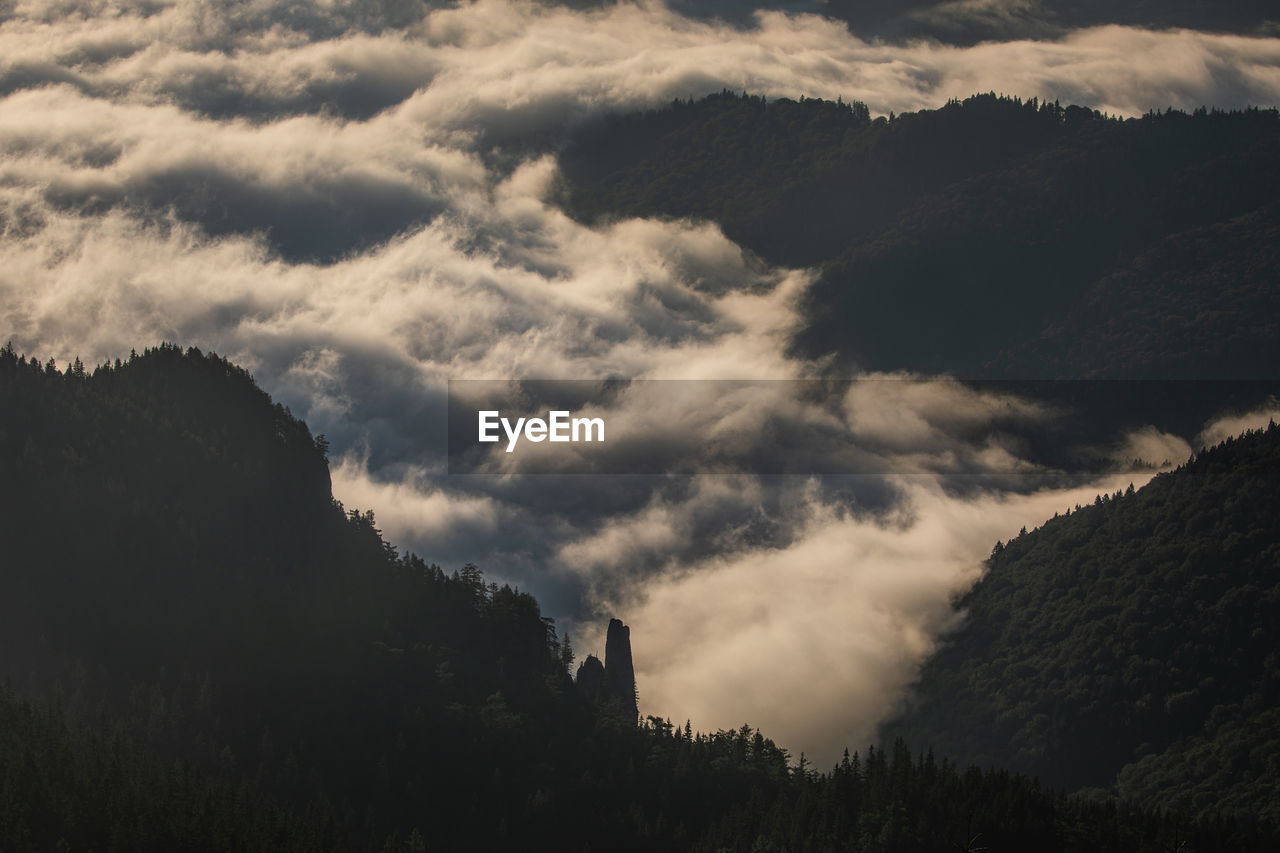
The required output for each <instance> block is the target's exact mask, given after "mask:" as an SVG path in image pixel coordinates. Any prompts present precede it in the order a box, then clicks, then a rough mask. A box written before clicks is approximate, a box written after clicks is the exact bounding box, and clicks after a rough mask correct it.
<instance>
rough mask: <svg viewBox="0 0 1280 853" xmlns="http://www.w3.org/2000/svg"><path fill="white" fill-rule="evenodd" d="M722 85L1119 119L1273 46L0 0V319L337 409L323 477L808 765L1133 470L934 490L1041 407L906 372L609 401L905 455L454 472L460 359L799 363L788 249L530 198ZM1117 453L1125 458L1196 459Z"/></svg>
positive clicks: (811, 20) (1214, 79)
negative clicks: (755, 252)
mask: <svg viewBox="0 0 1280 853" xmlns="http://www.w3.org/2000/svg"><path fill="white" fill-rule="evenodd" d="M726 87H727V88H730V89H735V90H747V91H750V92H752V93H761V94H765V95H768V96H771V97H782V96H786V97H798V96H800V95H805V96H809V97H824V98H831V99H834V98H836V97H843V98H844V99H845V100H846V101H848V100H851V99H857V100H862V101H865V102H866V103H867V104H868V105H869V106H870V107H871V109H872V111H873V113H888V112H890V111H896V112H903V111H908V110H915V109H921V108H927V107H934V106H938V105H940V104H942V103H944V102H945V101H946V100H947V99H949V98H952V97H963V96H966V95H968V94H972V93H974V92H982V91H989V90H993V91H998V92H1007V93H1016V94H1019V95H1022V96H1024V97H1031V96H1037V97H1040V98H1045V99H1050V100H1052V99H1055V98H1056V99H1060V100H1062V101H1063V102H1071V103H1084V104H1088V105H1091V106H1094V107H1096V108H1098V109H1102V110H1105V111H1108V112H1112V113H1118V114H1123V115H1134V114H1140V113H1143V112H1145V111H1147V110H1148V109H1151V108H1163V107H1166V106H1174V107H1183V108H1193V107H1197V106H1200V105H1201V104H1211V105H1215V106H1220V107H1240V106H1245V105H1250V104H1262V105H1273V104H1276V103H1278V102H1280V39H1267V38H1247V37H1241V36H1229V35H1211V34H1205V33H1198V32H1193V31H1185V30H1181V31H1166V32H1148V31H1141V30H1135V29H1125V28H1120V27H1102V28H1095V29H1089V30H1083V31H1077V32H1072V33H1069V34H1067V35H1065V36H1062V37H1059V38H1056V39H1054V40H1052V41H1015V42H1003V43H983V44H978V45H976V46H971V47H956V46H949V45H946V44H941V43H937V42H924V41H917V42H905V43H887V42H882V41H877V40H872V39H866V40H864V39H862V38H859V37H858V36H857V35H856V34H851V33H850V32H849V31H848V30H847V29H846V28H845V26H844V25H843V24H840V23H837V22H833V21H830V20H827V19H824V18H821V17H818V16H814V15H786V14H782V13H780V12H762V13H759V14H758V15H757V16H756V17H755V19H754V22H753V23H752V24H751V25H750V26H745V27H743V26H733V27H731V26H728V25H722V24H717V23H716V22H714V21H707V20H692V19H688V18H685V17H682V16H681V15H679V14H677V13H675V12H672V11H670V10H669V9H667V8H666V7H664V6H663V5H661V4H660V3H657V2H640V3H620V4H617V5H611V6H608V7H604V8H601V9H597V10H595V11H573V10H569V9H565V8H560V7H551V6H544V5H538V4H534V3H531V2H517V0H478V2H475V3H463V4H460V5H458V6H456V7H443V8H434V9H432V8H429V7H428V6H425V5H423V4H420V3H415V2H409V0H384V1H383V2H372V1H371V2H349V3H342V2H325V1H324V0H298V2H292V3H287V4H281V3H270V2H263V1H262V0H248V2H238V1H237V0H222V2H197V0H179V1H178V2H164V0H121V2H106V0H102V2H97V0H34V1H33V2H24V0H11V2H7V3H3V4H0V337H3V338H7V339H11V340H12V342H13V344H14V346H15V347H16V348H17V349H19V350H20V351H25V352H27V353H32V354H35V355H38V356H39V357H40V358H41V359H42V360H43V359H45V358H48V357H50V356H55V357H57V358H58V359H59V360H60V362H62V363H64V364H65V363H66V362H67V361H68V360H70V359H71V358H73V357H76V356H79V357H80V358H82V359H84V360H85V361H86V362H89V363H93V362H95V361H100V360H105V359H111V358H115V357H120V356H127V354H128V352H129V351H130V349H132V348H138V349H142V348H143V347H145V346H149V345H153V344H155V343H158V342H160V341H163V340H168V341H173V342H177V343H179V344H182V345H184V346H198V347H200V348H202V349H205V350H213V351H216V352H218V353H220V354H223V355H226V356H228V357H230V358H232V359H233V360H234V361H236V362H238V363H240V364H242V365H244V366H246V367H248V368H249V369H250V370H251V371H252V372H253V373H254V375H255V377H256V379H257V380H258V381H259V383H260V384H262V385H263V387H265V388H266V389H267V390H268V391H269V392H270V393H272V394H273V395H274V396H275V397H276V399H278V400H280V401H282V402H285V403H287V404H288V405H289V406H290V407H291V408H292V410H293V411H294V413H295V414H298V415H300V416H302V417H304V418H305V419H306V420H307V421H308V423H309V424H310V425H311V428H312V431H313V432H317V433H325V434H326V435H327V436H328V438H329V439H330V441H331V443H332V453H331V458H332V472H333V484H334V490H335V493H336V494H337V496H338V497H339V498H340V499H341V500H342V501H344V502H345V503H346V504H347V505H348V506H353V507H360V508H371V509H373V510H374V511H375V513H376V514H377V518H378V520H379V524H380V526H381V527H382V529H383V530H384V532H385V533H386V534H387V536H388V537H389V538H390V539H391V540H392V541H393V542H395V543H396V544H398V545H400V546H402V547H404V548H408V549H412V550H414V551H417V552H418V553H420V554H422V555H423V556H425V557H427V558H428V559H432V560H435V561H438V562H440V563H441V564H442V565H444V566H446V567H447V568H457V567H458V566H460V565H461V564H462V563H463V562H465V561H473V562H476V563H477V564H479V565H480V566H481V567H482V568H483V569H485V570H486V572H488V573H489V574H490V576H491V577H493V578H496V579H499V580H505V581H510V582H512V583H516V584H519V585H520V586H521V587H522V588H526V589H530V590H532V591H534V592H535V593H536V594H538V595H539V597H540V599H541V600H542V601H543V602H544V608H545V609H546V610H547V611H548V612H549V614H550V615H552V616H555V617H557V619H558V621H559V624H560V627H561V628H562V629H564V628H568V629H570V630H571V631H572V632H573V633H574V636H575V640H576V645H577V647H578V649H579V651H580V653H584V654H585V653H586V652H590V651H596V652H599V651H601V650H602V647H603V642H602V636H601V632H602V629H603V622H602V621H601V618H602V617H605V616H608V615H619V616H621V617H623V618H624V619H625V620H626V621H627V622H628V623H629V624H630V625H631V626H632V629H633V630H632V634H631V636H632V638H633V644H634V652H635V661H636V667H637V672H638V678H639V687H640V694H641V707H642V711H643V712H645V713H652V714H658V715H662V716H669V717H672V718H674V719H677V720H680V721H683V720H684V719H686V718H689V719H691V720H692V721H693V723H694V725H695V726H698V727H701V728H704V729H714V728H718V727H731V726H737V725H740V724H742V723H744V722H749V723H750V724H752V725H757V726H760V727H761V728H762V729H763V730H764V731H765V732H766V733H767V734H769V735H770V736H772V737H774V738H776V739H777V740H779V742H780V743H781V744H782V745H784V746H786V747H788V748H790V749H791V750H793V752H797V753H798V752H800V751H802V750H803V751H805V752H807V753H808V754H809V755H810V756H811V757H817V758H819V759H820V760H829V759H834V756H836V755H837V754H838V751H839V750H840V749H841V748H843V747H844V746H845V745H846V744H849V745H850V746H852V747H854V748H857V747H858V746H859V745H862V744H864V743H865V742H866V741H867V740H868V739H870V738H872V737H873V736H874V731H875V726H876V724H877V723H878V722H879V721H880V720H881V719H882V718H883V717H884V716H885V715H886V714H887V713H889V712H890V711H891V709H892V708H893V707H894V705H895V703H897V702H899V701H900V700H901V698H902V696H903V692H904V690H905V689H906V687H907V685H908V684H909V683H910V681H911V679H912V677H913V676H914V674H915V672H916V669H917V667H918V665H919V663H920V661H921V660H922V659H923V658H924V657H925V656H926V655H927V654H928V653H929V651H930V650H931V649H932V648H933V647H934V645H935V643H936V642H937V638H938V636H939V634H940V632H942V631H944V630H945V629H946V628H947V627H948V626H950V625H952V624H954V622H955V620H956V618H957V617H956V616H955V614H954V613H953V612H952V610H951V606H950V602H951V600H952V597H953V596H954V595H955V594H957V593H958V592H960V591H962V590H964V589H965V588H966V587H967V586H968V585H969V584H971V583H972V582H973V581H974V580H975V579H976V578H977V577H978V576H979V574H980V571H981V560H982V559H983V557H985V556H986V554H987V553H989V552H990V550H991V547H992V545H993V544H994V542H995V541H996V540H997V539H1007V538H1009V536H1011V535H1012V534H1013V533H1015V532H1016V531H1017V530H1018V529H1019V528H1020V527H1022V526H1023V525H1028V526H1034V525H1035V524H1037V523H1039V522H1041V521H1043V520H1044V519H1045V518H1046V517H1048V516H1050V515H1052V514H1053V513H1054V512H1056V511H1060V510H1063V509H1065V508H1067V507H1069V506H1072V505H1074V504H1076V503H1086V502H1090V501H1091V500H1092V498H1093V496H1094V495H1095V494H1096V493H1097V492H1098V491H1099V490H1102V489H1105V490H1108V491H1114V490H1115V489H1117V488H1121V487H1123V486H1125V485H1127V484H1128V483H1129V482H1130V481H1131V480H1134V479H1135V476H1136V475H1133V474H1117V475H1115V476H1113V477H1112V478H1110V479H1108V480H1105V481H1099V482H1091V483H1083V484H1082V483H1080V482H1078V481H1071V482H1069V483H1058V484H1056V485H1055V484H1054V482H1053V481H1052V480H1044V479H1035V478H1029V479H1022V480H1020V481H1019V483H1020V485H1019V484H1013V485H1008V486H1007V487H1005V488H982V489H972V488H969V489H957V488H956V487H955V483H954V482H952V481H951V480H949V479H948V478H949V477H950V476H951V475H954V474H957V473H965V474H972V473H973V472H975V471H978V472H981V471H982V470H983V469H984V467H985V466H989V467H991V468H992V469H993V470H995V469H998V470H1000V471H1002V472H1007V471H1008V470H1009V468H1010V466H1011V465H1016V464H1017V463H1018V462H1019V459H1018V458H1017V452H1018V451H1017V448H1016V447H1008V446H1004V445H1002V444H1001V443H1000V442H999V441H996V440H993V439H991V438H990V436H989V435H988V436H987V437H985V438H984V439H983V440H981V441H976V442H975V441H971V440H965V439H961V438H958V437H957V436H958V435H959V434H961V433H963V434H966V435H968V434H970V433H972V429H971V427H972V426H973V425H974V424H975V423H976V424H979V425H981V424H983V423H986V422H988V421H993V420H995V419H998V418H1010V417H1013V418H1017V419H1022V420H1024V421H1025V420H1030V421H1034V420H1035V419H1037V418H1051V417H1052V416H1053V413H1052V412H1051V411H1048V410H1045V409H1043V408H1039V407H1037V406H1035V405H1032V404H1029V403H1025V402H1022V401H1018V400H1012V399H1005V398H1002V397H1001V396H1000V395H998V394H993V393H989V392H981V393H980V392H977V391H973V390H971V389H966V388H963V387H961V386H958V385H957V384H956V383H953V382H949V381H947V380H944V379H938V380H936V381H935V380H934V379H933V378H930V377H915V379H917V380H923V381H914V382H905V383H903V382H888V383H879V384H875V383H859V384H857V385H854V386H850V387H849V389H848V391H847V398H845V399H841V400H837V401H835V402H836V405H819V406H814V405H810V404H808V403H807V402H806V401H804V400H802V399H800V398H799V397H798V396H797V394H796V393H795V392H794V388H796V387H799V386H793V385H790V384H788V383H777V384H776V385H772V386H770V388H772V390H770V391H767V392H761V391H759V390H758V389H757V390H756V391H755V392H753V393H752V394H750V395H747V396H744V397H731V398H726V399H714V400H706V399H696V398H695V399H679V398H675V399H671V398H664V399H653V398H652V396H651V395H650V396H646V395H645V394H643V393H640V392H639V391H637V392H636V393H635V394H622V395H619V396H618V397H617V399H616V400H614V402H613V403H612V404H611V405H612V409H611V417H614V418H618V419H620V421H629V422H632V423H639V424H647V425H648V426H647V429H648V433H647V434H648V435H650V436H651V437H652V440H653V441H654V442H664V441H665V442H670V441H687V440H688V438H687V437H688V436H703V437H705V436H712V437H715V438H716V440H717V441H720V442H722V441H732V442H738V443H739V444H740V445H742V450H743V452H746V453H749V452H751V451H752V450H753V449H754V450H755V451H757V452H760V453H768V452H769V449H770V446H771V445H770V435H771V433H770V430H769V429H768V428H766V427H768V426H769V425H771V424H776V423H778V422H780V421H785V422H786V423H787V424H789V429H792V430H798V431H799V432H800V434H801V435H803V434H805V431H806V430H809V431H812V432H813V434H814V435H819V434H820V435H822V436H823V440H824V441H830V440H832V436H835V438H836V439H837V440H839V441H846V442H847V443H848V445H849V446H850V447H866V446H868V445H869V444H870V445H873V446H874V452H875V453H877V454H879V456H880V457H881V458H885V459H888V460H890V461H891V462H892V465H893V468H894V471H895V472H896V473H895V474H894V475H892V476H877V477H843V478H842V477H804V476H791V477H760V476H753V475H751V474H749V473H745V474H738V475H725V474H718V475H714V476H713V475H707V476H702V477H692V478H662V477H604V476H600V477H561V478H541V477H522V476H519V473H518V470H516V471H509V472H506V474H504V475H502V476H488V477H450V476H448V475H447V473H446V470H445V458H444V421H443V411H444V405H445V393H446V387H447V381H448V380H449V379H465V378H471V379H495V378H520V377H531V378H559V379H584V378H604V377H626V378H634V379H794V378H803V377H810V376H814V375H818V374H820V373H821V371H822V370H823V368H824V365H822V364H819V363H810V362H802V361H797V360H795V359H793V358H790V357H788V355H787V354H786V353H787V346H786V345H787V341H788V340H789V338H790V336H791V334H792V333H793V332H794V330H795V329H796V326H797V324H798V323H799V322H800V315H799V312H798V309H797V305H798V300H799V298H800V296H801V294H802V293H803V292H804V289H805V288H806V287H807V286H808V284H809V283H810V281H811V280H812V277H813V273H812V272H811V271H806V270H790V269H777V268H772V267H768V266H767V265H765V264H762V263H761V262H760V261H759V260H758V259H756V258H753V257H751V256H750V255H749V254H747V253H745V252H744V251H743V250H742V249H741V248H739V247H738V246H736V245H735V244H733V243H732V242H731V241H729V240H728V239H726V238H725V237H724V235H723V234H722V233H721V232H720V230H719V229H718V228H717V227H716V225H715V224H714V223H695V222H670V221H663V222H659V221H649V220H626V221H621V222H616V223H612V224H608V225H602V226H600V227H596V228H590V227H586V226H583V225H581V224H579V223H576V222H574V221H573V220H571V219H569V218H568V217H566V216H565V215H564V214H563V213H562V212H560V211H559V210H558V209H557V208H556V207H555V206H554V205H552V204H551V203H550V202H549V201H548V199H549V197H550V194H551V190H552V188H553V187H554V184H555V181H556V178H557V174H556V163H555V160H554V157H553V156H552V155H551V154H549V153H548V151H550V150H551V148H552V147H553V146H554V144H555V143H556V141H558V140H560V139H562V138H563V137H564V135H565V134H566V133H568V132H570V131H571V130H572V128H574V127H575V126H577V125H578V124H579V123H581V122H586V121H591V120H592V119H593V118H594V117H597V116H599V115H601V114H602V113H604V112H606V111H611V110H629V109H634V108H639V107H646V106H655V105H661V104H663V103H666V102H669V101H670V100H671V99H673V98H687V97H690V96H700V95H703V94H707V93H710V92H716V91H719V90H721V89H723V88H726ZM876 388H878V389H879V391H878V392H876V396H873V397H870V398H868V397H867V396H866V395H867V394H871V393H873V392H872V391H871V390H869V389H876ZM1250 423H1253V421H1252V420H1249V419H1248V418H1245V419H1244V420H1240V421H1239V422H1238V423H1237V422H1235V421H1233V422H1231V423H1230V424H1228V425H1226V426H1223V425H1221V424H1219V425H1216V426H1212V427H1209V429H1210V430H1211V432H1210V433H1206V435H1214V436H1216V435H1218V434H1219V433H1223V432H1224V430H1228V429H1230V430H1235V429H1236V428H1237V426H1239V427H1241V428H1243V426H1248V425H1249V424H1250ZM961 427H963V429H960V428H961ZM1214 430H1216V431H1214ZM979 432H981V431H979ZM1224 434H1225V433H1224ZM1128 441H1129V442H1130V445H1131V446H1128V447H1123V446H1122V447H1119V448H1118V449H1117V453H1118V454H1119V458H1133V457H1132V456H1126V455H1125V454H1127V453H1130V452H1132V453H1134V454H1135V455H1137V454H1140V453H1146V457H1145V458H1155V457H1156V456H1157V455H1160V454H1162V453H1164V454H1170V455H1165V456H1161V457H1160V458H1170V459H1173V460H1174V461H1180V459H1181V458H1184V457H1185V454H1186V452H1189V451H1190V450H1191V447H1190V445H1188V444H1187V443H1186V441H1185V440H1184V439H1180V438H1177V437H1173V436H1167V435H1164V434H1161V433H1159V432H1158V431H1154V430H1149V431H1145V432H1142V433H1140V434H1135V435H1134V436H1132V437H1130V438H1129V439H1128ZM1179 442H1181V443H1179ZM1134 448H1137V450H1135V449H1134ZM641 450H643V449H641ZM690 452H693V453H695V454H696V452H697V447H696V446H694V447H693V448H692V449H691V451H690ZM1027 464H1028V466H1029V467H1030V469H1034V466H1033V465H1031V464H1030V463H1027ZM1032 473H1034V470H1032ZM1143 476H1148V475H1145V474H1144V475H1143ZM1028 484H1032V485H1028Z"/></svg>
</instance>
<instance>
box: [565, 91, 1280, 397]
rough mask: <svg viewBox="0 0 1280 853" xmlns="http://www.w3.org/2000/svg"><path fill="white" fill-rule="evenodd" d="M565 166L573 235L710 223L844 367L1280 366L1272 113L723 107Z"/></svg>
mask: <svg viewBox="0 0 1280 853" xmlns="http://www.w3.org/2000/svg"><path fill="white" fill-rule="evenodd" d="M560 165H561V170H562V176H563V178H562V185H561V187H560V189H559V192H558V198H559V200H560V202H561V203H562V204H563V205H564V207H565V208H566V209H567V210H568V211H569V212H570V213H571V214H572V215H574V216H575V217H577V218H579V219H582V220H584V221H604V220H607V219H609V218H614V217H625V216H671V217H691V218H695V219H708V220H712V221H715V222H717V223H719V224H720V225H721V226H722V227H723V228H724V230H725V233H726V234H727V235H728V236H729V237H730V238H732V239H734V240H735V241H737V242H739V243H740V244H742V245H743V246H744V247H746V248H748V249H750V250H752V251H753V252H755V253H757V254H759V255H760V256H761V257H762V258H764V259H765V260H767V261H769V262H772V263H779V264H786V265H794V266H816V267H819V268H820V271H821V276H820V278H819V280H818V281H817V282H816V283H815V284H814V285H813V286H812V288H811V289H810V292H809V293H808V295H807V302H806V306H805V321H806V322H805V325H804V327H803V328H802V329H801V330H800V331H799V332H798V333H797V335H796V337H795V339H794V343H793V345H794V347H795V349H796V351H797V352H799V353H802V354H805V355H809V356H819V355H823V354H825V353H836V354H838V355H839V356H840V359H841V363H842V364H843V366H845V367H862V368H871V369H890V370H891V369H901V368H907V369H913V370H924V371H933V372H936V371H943V372H949V373H953V374H957V375H961V376H967V377H973V378H976V377H980V376H981V377H1003V378H1014V377H1016V378H1086V377H1090V378H1122V377H1124V378H1183V379H1185V378H1212V379H1222V378H1270V377H1272V375H1273V374H1274V372H1275V368H1274V365H1275V364H1277V363H1280V350H1278V349H1277V347H1280V344H1277V343H1276V341H1277V340H1280V338H1278V337H1277V336H1276V334H1275V332H1276V330H1277V328H1278V327H1280V319H1278V315H1280V309H1277V308H1276V305H1277V304H1278V303H1277V300H1276V299H1275V298H1274V282H1275V281H1276V280H1277V276H1278V275H1280V259H1277V256H1276V247H1275V246H1276V244H1275V241H1274V240H1271V239H1269V235H1272V232H1274V231H1275V230H1276V229H1277V227H1280V209H1278V208H1277V206H1276V205H1275V203H1274V199H1275V198H1276V197H1277V196H1278V195H1280V120H1278V117H1277V114H1276V112H1275V111H1274V110H1270V111H1260V110H1248V111H1243V112H1230V113H1222V112H1217V111H1197V112H1196V113H1195V114H1191V115H1188V114H1184V113H1178V112H1167V113H1159V114H1155V113H1153V114H1150V115H1148V116H1145V117H1143V118H1141V119H1132V120H1127V121H1120V120H1116V119H1110V118H1107V117H1105V116H1103V115H1100V114H1098V113H1096V112H1094V111H1092V110H1089V109H1086V108H1082V107H1077V106H1067V107H1063V106H1061V105H1059V104H1056V103H1043V104H1042V103H1039V102H1038V101H1036V100H1035V99H1032V100H1030V101H1025V102H1024V101H1021V100H1020V99H1017V98H1006V97H997V96H995V95H981V96H975V97H972V98H969V99H967V100H965V101H963V102H952V103H949V104H947V105H946V106H945V107H942V108H939V109H937V110H925V111H921V112H919V113H913V114H907V115H903V116H897V117H894V118H893V120H891V121H890V120H886V119H884V118H877V119H874V120H873V119H871V117H870V114H869V112H868V110H867V108H866V107H865V105H862V104H857V103H854V104H848V105H846V104H841V103H831V102H829V101H821V100H801V101H799V102H796V101H790V100H787V99H780V100H776V101H766V100H765V99H764V98H760V97H749V96H739V95H735V94H733V93H729V92H725V93H723V94H721V95H717V96H711V97H708V98H705V99H702V100H699V101H691V102H676V103H674V104H672V105H671V106H669V107H667V108H665V109H660V110H652V111H648V112H643V113H634V114H629V115H624V116H615V117H613V118H611V119H608V120H605V121H602V122H600V123H598V124H597V125H595V126H592V127H588V128H584V129H582V130H581V131H580V132H579V133H578V135H577V136H576V137H575V138H574V139H573V140H571V141H570V142H569V143H568V144H567V145H566V147H565V148H564V149H563V151H562V152H561V154H560ZM1173 258H1176V262H1175V261H1174V260H1173ZM1135 280H1136V281H1138V282H1140V284H1141V287H1140V289H1139V291H1138V292H1139V293H1140V295H1141V299H1139V298H1137V297H1136V296H1133V295H1132V293H1133V289H1132V284H1133V282H1134V281H1135ZM1099 304H1105V305H1107V307H1108V308H1109V309H1110V311H1109V313H1107V314H1102V315H1100V314H1099V312H1098V310H1097V308H1098V305H1099ZM1219 320H1221V322H1218V321H1219ZM1128 329H1133V330H1137V331H1138V332H1140V334H1135V335H1132V336H1129V335H1126V334H1124V331H1125V330H1128ZM1081 355H1083V356H1084V357H1083V358H1080V356H1081Z"/></svg>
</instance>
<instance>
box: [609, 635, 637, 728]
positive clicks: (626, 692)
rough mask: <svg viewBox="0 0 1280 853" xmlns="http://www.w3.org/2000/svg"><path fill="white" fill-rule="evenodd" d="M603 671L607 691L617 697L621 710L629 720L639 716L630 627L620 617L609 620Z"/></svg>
mask: <svg viewBox="0 0 1280 853" xmlns="http://www.w3.org/2000/svg"><path fill="white" fill-rule="evenodd" d="M604 673H605V679H606V680H607V682H608V684H609V692H610V693H612V694H613V695H614V696H617V697H618V701H619V702H621V703H622V710H623V712H624V713H625V714H627V715H628V716H627V718H628V719H630V720H636V719H638V718H639V716H640V710H639V708H637V707H636V670H635V666H634V665H633V664H632V662H631V629H630V628H628V627H627V626H626V625H623V624H622V620H621V619H610V620H609V634H608V637H607V638H606V639H605V643H604Z"/></svg>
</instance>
